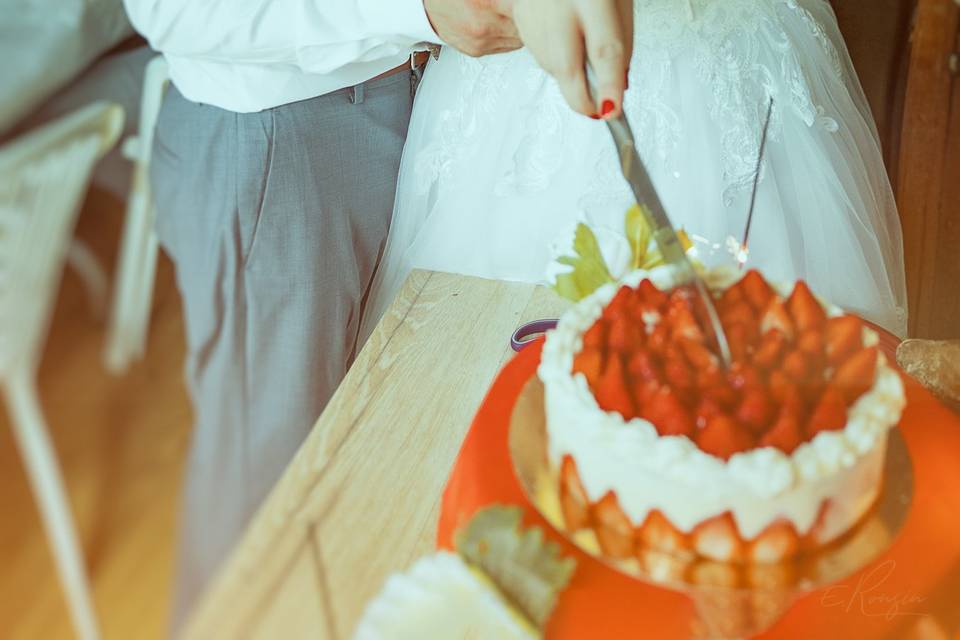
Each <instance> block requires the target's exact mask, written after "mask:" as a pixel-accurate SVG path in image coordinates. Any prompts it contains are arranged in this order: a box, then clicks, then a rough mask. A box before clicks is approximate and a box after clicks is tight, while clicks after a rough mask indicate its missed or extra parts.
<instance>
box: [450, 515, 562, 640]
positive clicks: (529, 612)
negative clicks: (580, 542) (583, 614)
mask: <svg viewBox="0 0 960 640" xmlns="http://www.w3.org/2000/svg"><path fill="white" fill-rule="evenodd" d="M522 517H523V512H522V511H521V510H520V508H519V507H515V506H502V505H494V506H490V507H486V508H484V509H481V510H480V511H478V512H477V513H476V514H475V515H474V516H473V518H472V519H471V520H470V522H469V523H468V524H467V526H466V527H465V528H463V529H461V530H460V531H458V532H457V534H456V536H455V540H454V545H455V546H456V548H457V552H458V553H459V554H460V555H461V556H462V557H463V558H464V559H465V560H466V561H467V562H469V563H470V564H471V565H472V566H473V567H475V568H477V569H479V570H480V571H482V572H483V574H484V575H486V576H487V577H488V578H489V579H490V580H491V581H492V582H493V584H494V585H495V586H496V587H497V589H498V590H499V591H500V593H501V594H502V595H503V596H504V597H505V599H506V601H507V602H509V603H510V604H511V605H512V606H513V607H514V608H515V609H516V610H517V611H518V612H519V613H520V614H522V615H523V616H524V617H525V618H526V619H527V620H528V621H530V622H532V623H533V624H534V626H536V627H537V628H539V629H540V630H541V631H542V630H543V628H544V626H545V625H546V623H547V619H548V618H549V617H550V614H551V613H552V612H553V609H554V607H555V606H556V604H557V598H558V597H559V595H560V592H561V591H563V590H564V589H565V588H566V586H567V584H568V583H569V582H570V578H571V577H572V576H573V572H574V570H575V569H576V561H574V560H573V558H568V557H564V556H563V555H561V553H560V547H559V545H557V544H556V543H555V542H551V541H549V540H547V539H546V538H545V537H544V535H543V531H542V530H540V528H539V527H524V526H523V525H522V524H521V519H522Z"/></svg>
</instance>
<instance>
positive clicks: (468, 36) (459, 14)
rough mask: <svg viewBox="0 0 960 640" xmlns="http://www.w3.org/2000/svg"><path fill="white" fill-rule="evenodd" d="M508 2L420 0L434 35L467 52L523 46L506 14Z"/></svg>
mask: <svg viewBox="0 0 960 640" xmlns="http://www.w3.org/2000/svg"><path fill="white" fill-rule="evenodd" d="M548 1H549V0H548ZM509 4H510V2H509V0H423V7H424V8H425V9H426V10H427V17H428V18H429V19H430V24H431V25H432V26H433V30H434V31H436V32H437V35H438V36H440V38H441V39H442V40H443V41H444V42H445V43H447V44H449V45H450V46H452V47H454V48H455V49H459V50H460V51H462V52H463V53H465V54H467V55H468V56H484V55H487V54H489V53H502V52H504V51H513V50H514V49H519V48H520V47H522V46H523V43H522V42H520V38H519V37H518V36H517V28H516V26H515V25H514V24H513V20H511V19H510V18H509V13H510V11H509Z"/></svg>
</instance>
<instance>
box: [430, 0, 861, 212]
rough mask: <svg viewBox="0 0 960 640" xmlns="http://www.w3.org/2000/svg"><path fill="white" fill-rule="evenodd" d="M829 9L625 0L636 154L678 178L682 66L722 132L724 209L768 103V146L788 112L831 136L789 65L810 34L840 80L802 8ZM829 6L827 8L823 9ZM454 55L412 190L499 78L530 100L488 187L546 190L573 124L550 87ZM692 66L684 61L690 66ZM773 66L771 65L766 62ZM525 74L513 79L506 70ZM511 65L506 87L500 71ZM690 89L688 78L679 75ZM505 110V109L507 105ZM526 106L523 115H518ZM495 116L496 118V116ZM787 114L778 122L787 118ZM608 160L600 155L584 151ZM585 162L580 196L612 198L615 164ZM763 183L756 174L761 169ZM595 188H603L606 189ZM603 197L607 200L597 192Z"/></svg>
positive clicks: (489, 107) (501, 60)
mask: <svg viewBox="0 0 960 640" xmlns="http://www.w3.org/2000/svg"><path fill="white" fill-rule="evenodd" d="M813 5H824V6H825V7H827V6H828V3H827V2H825V0H806V1H804V0H684V1H678V0H635V1H634V9H635V14H636V20H635V24H636V37H635V60H636V62H635V64H634V65H633V67H632V68H631V76H630V90H629V91H628V92H627V96H626V100H625V105H624V108H625V110H626V112H627V115H628V117H629V118H630V121H631V124H632V125H633V128H634V131H635V132H636V135H637V138H638V143H639V145H640V147H641V148H640V151H641V153H642V155H643V157H644V160H645V161H646V162H648V163H651V168H653V167H654V166H657V165H658V166H659V168H660V169H662V170H663V171H664V172H666V173H667V174H674V175H676V174H677V172H678V170H679V167H678V166H677V164H678V162H679V161H678V159H677V157H676V156H677V150H678V149H679V148H680V146H681V144H682V142H683V139H684V135H685V131H684V126H683V118H682V116H681V114H680V113H678V111H677V110H676V108H674V107H673V106H671V105H672V104H677V100H676V97H675V95H674V94H675V92H676V91H677V90H678V87H680V86H682V84H683V81H684V80H685V79H686V78H681V77H679V74H681V73H682V74H687V73H689V72H690V70H691V69H690V67H689V65H691V64H692V71H693V73H695V74H696V76H697V78H698V79H699V81H700V82H702V83H704V84H705V85H706V86H708V87H709V92H708V94H709V95H711V96H712V98H711V101H710V102H711V103H710V104H709V105H708V112H709V114H710V117H711V119H712V121H713V126H715V127H716V128H717V129H718V130H719V131H720V132H721V163H722V175H723V193H722V194H720V197H721V199H722V202H723V203H724V204H725V205H729V204H730V203H731V202H732V201H733V200H734V198H735V197H736V196H737V195H738V193H740V192H742V191H743V190H744V189H747V188H749V187H750V185H751V184H752V181H753V172H754V168H755V164H756V158H757V154H758V152H759V144H760V128H761V123H762V121H763V115H764V113H765V110H766V105H767V101H768V99H769V98H770V97H771V96H772V97H773V98H774V101H775V105H774V113H773V116H772V120H771V130H770V136H771V139H772V140H777V139H778V136H779V133H778V132H779V129H780V128H781V126H782V123H783V118H785V117H798V118H800V119H801V120H802V121H803V122H804V123H805V124H806V125H807V126H810V127H820V128H822V129H823V130H825V131H828V132H832V131H836V130H837V127H838V125H837V122H836V120H835V119H834V118H833V116H832V114H830V113H828V112H827V111H826V109H825V107H824V106H823V105H821V104H818V102H817V99H816V95H815V92H814V91H813V90H812V88H811V87H812V82H811V80H810V79H809V78H807V77H805V74H804V65H803V64H802V63H801V60H800V59H799V58H798V55H797V50H796V47H795V42H796V39H797V38H803V37H806V38H812V39H813V40H815V41H816V43H817V45H816V46H818V47H819V48H821V49H822V50H823V52H824V54H825V55H826V56H827V57H828V59H829V61H830V65H829V66H830V68H831V71H832V73H833V74H835V76H836V78H835V80H836V81H837V82H838V83H841V84H842V83H843V81H844V66H843V63H842V61H841V60H842V59H841V55H840V52H839V51H838V49H837V47H836V45H835V44H834V43H833V41H832V40H831V38H830V37H829V35H828V32H827V30H826V29H825V28H824V25H822V24H821V23H820V22H819V21H818V20H817V19H816V17H815V16H814V14H813V13H811V11H810V10H809V9H808V8H807V7H808V6H813ZM828 10H829V9H828ZM445 53H446V54H447V55H451V54H452V55H454V56H456V57H457V58H458V60H459V62H458V67H459V71H460V73H461V74H462V76H461V78H460V79H459V81H458V83H457V85H458V86H459V92H458V95H457V97H456V100H455V101H454V102H453V105H452V107H451V108H449V109H446V110H444V111H443V112H442V113H441V114H440V115H439V117H438V118H437V120H436V121H435V123H434V124H433V126H434V127H435V130H434V132H433V135H432V136H431V137H430V143H429V145H428V146H426V147H425V148H424V149H423V150H422V151H421V152H420V153H419V154H418V157H416V158H414V159H413V165H414V170H415V172H416V183H417V186H418V191H420V192H421V193H425V192H427V191H429V189H430V188H431V186H432V185H433V184H434V182H435V181H436V180H437V179H439V178H441V177H442V176H443V175H445V173H446V172H448V171H450V170H451V167H452V166H453V165H454V163H455V162H457V160H458V158H457V153H458V151H459V150H460V149H462V148H464V147H465V146H466V143H467V142H468V141H469V140H470V139H471V138H473V137H474V136H477V135H481V134H482V132H481V131H480V129H481V127H479V126H478V118H480V117H481V116H482V115H483V114H484V113H485V112H490V111H493V110H495V108H496V105H497V102H498V101H500V100H504V99H506V98H505V97H504V92H505V91H506V90H508V89H509V88H508V86H507V85H508V82H517V78H518V77H520V78H522V82H523V85H524V86H523V87H522V90H525V91H529V92H530V95H533V96H536V99H534V100H531V101H530V102H529V103H528V104H526V105H524V104H520V105H515V106H517V107H518V113H520V117H521V118H522V123H523V125H522V128H521V132H520V135H519V138H520V140H519V143H514V144H515V145H516V146H510V147H509V148H510V149H512V150H513V151H512V154H511V155H510V156H508V157H506V158H505V163H504V165H503V167H502V175H500V176H499V177H498V180H497V181H496V184H495V185H494V187H493V188H494V191H495V193H496V194H497V195H507V194H509V193H511V192H518V193H530V192H532V191H534V192H535V191H537V190H542V189H546V188H548V185H549V183H550V178H551V176H552V175H554V173H555V172H556V171H557V170H558V169H559V168H560V167H561V165H562V161H561V156H562V154H563V153H569V149H565V148H564V141H565V139H566V137H567V133H568V131H567V129H568V128H570V127H571V125H570V122H571V120H572V119H571V118H570V117H569V114H568V113H567V111H566V109H567V107H566V106H565V104H564V103H563V100H562V96H561V95H560V92H559V91H558V90H557V89H556V84H555V83H554V82H553V81H552V80H549V78H547V77H546V75H545V74H544V73H543V72H542V71H540V70H539V69H538V68H537V67H536V65H535V64H534V62H533V60H532V58H531V57H530V56H529V55H528V54H526V52H522V51H521V52H517V53H514V54H507V55H501V56H492V57H488V58H480V59H474V58H468V57H466V56H462V55H459V54H456V53H453V52H451V51H446V52H445ZM691 61H692V62H691ZM771 61H775V62H771ZM517 65H521V66H524V67H525V69H524V71H523V73H522V74H518V73H517V70H516V69H515V68H513V67H515V66H517ZM508 68H509V69H510V75H509V80H508V78H507V76H506V75H505V74H506V73H507V70H508ZM686 81H687V82H689V79H686ZM511 104H512V103H511ZM524 107H526V109H524ZM499 113H503V111H499ZM788 113H789V114H792V115H787V114H788ZM592 152H595V153H597V154H599V155H604V156H605V155H609V153H608V152H606V150H605V149H603V148H601V147H598V148H597V149H596V150H592ZM592 164H593V165H594V166H595V167H596V170H597V174H596V176H595V177H594V180H593V184H592V185H590V187H589V188H588V191H589V192H590V196H591V198H601V199H607V197H609V198H614V197H618V196H617V194H620V193H622V192H623V189H624V187H623V185H622V184H618V183H617V181H616V180H612V179H611V180H607V179H604V177H605V176H607V177H609V174H607V173H606V172H608V171H610V170H611V167H612V170H613V172H614V173H615V172H616V167H615V166H614V165H613V164H612V163H611V162H609V161H608V160H605V159H604V158H602V157H598V158H597V159H596V160H595V161H594V162H592ZM761 176H762V174H761ZM605 189H612V192H611V191H605ZM605 196H606V197H605Z"/></svg>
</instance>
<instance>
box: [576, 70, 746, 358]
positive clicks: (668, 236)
mask: <svg viewBox="0 0 960 640" xmlns="http://www.w3.org/2000/svg"><path fill="white" fill-rule="evenodd" d="M587 83H588V84H589V86H590V92H591V94H593V95H596V94H597V82H596V76H595V75H594V72H593V69H592V68H591V66H590V65H589V64H588V65H587ZM606 123H607V127H608V128H609V129H610V134H611V135H612V136H613V142H614V144H615V145H616V147H617V155H618V156H619V158H620V170H621V171H622V172H623V177H624V178H626V180H627V183H628V184H629V185H630V189H631V190H632V191H633V195H634V198H635V199H636V201H637V204H638V205H639V208H640V211H641V212H642V213H643V216H644V218H645V219H646V221H647V224H648V225H649V226H650V229H652V233H653V239H654V241H655V242H656V243H657V246H658V247H659V248H660V255H662V256H663V261H664V262H665V263H666V264H669V265H671V266H672V267H673V269H674V273H675V275H677V276H679V277H680V282H681V283H688V284H690V285H691V286H692V288H693V290H694V291H695V292H696V293H697V294H698V297H699V299H700V301H701V303H702V307H703V311H704V313H705V315H706V316H707V320H708V321H709V322H710V326H711V328H712V329H713V335H714V338H715V339H716V342H717V347H718V348H719V351H720V357H721V360H722V361H723V364H724V365H725V366H727V367H729V366H730V364H731V358H730V345H729V343H728V342H727V335H726V333H724V331H723V325H722V324H721V323H720V316H719V314H718V313H717V307H716V305H715V304H714V302H713V297H712V296H711V295H710V292H709V290H708V289H707V286H706V284H704V282H703V279H701V278H700V275H699V274H698V273H697V271H696V269H694V268H693V264H692V263H691V262H690V259H689V258H688V257H687V253H686V252H685V251H684V250H683V245H682V244H681V243H680V238H679V237H678V236H677V232H676V231H675V230H674V228H673V224H672V223H671V222H670V217H669V216H668V215H667V211H666V209H664V208H663V203H662V202H661V201H660V197H659V196H658V195H657V190H656V189H655V188H654V186H653V181H652V180H651V179H650V174H649V173H647V168H646V167H645V166H644V165H643V161H642V160H641V159H640V154H639V153H638V152H637V145H636V141H635V139H634V137H633V130H632V129H631V128H630V123H629V122H627V118H626V116H625V115H624V114H623V113H622V112H621V114H620V116H619V117H617V118H611V119H609V120H607V121H606Z"/></svg>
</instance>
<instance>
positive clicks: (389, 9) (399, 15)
mask: <svg viewBox="0 0 960 640" xmlns="http://www.w3.org/2000/svg"><path fill="white" fill-rule="evenodd" d="M378 4H379V5H380V6H379V7H378V8H377V13H378V14H379V16H378V18H379V19H380V20H382V21H383V22H382V24H383V25H384V26H385V28H386V30H387V32H392V33H394V34H396V35H399V36H403V37H405V38H410V39H411V40H413V41H414V42H432V43H434V44H443V40H441V39H440V36H438V35H437V33H436V32H435V31H434V30H433V27H432V26H431V25H430V19H429V18H427V10H426V9H425V8H424V6H423V0H387V2H381V3H378Z"/></svg>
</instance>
